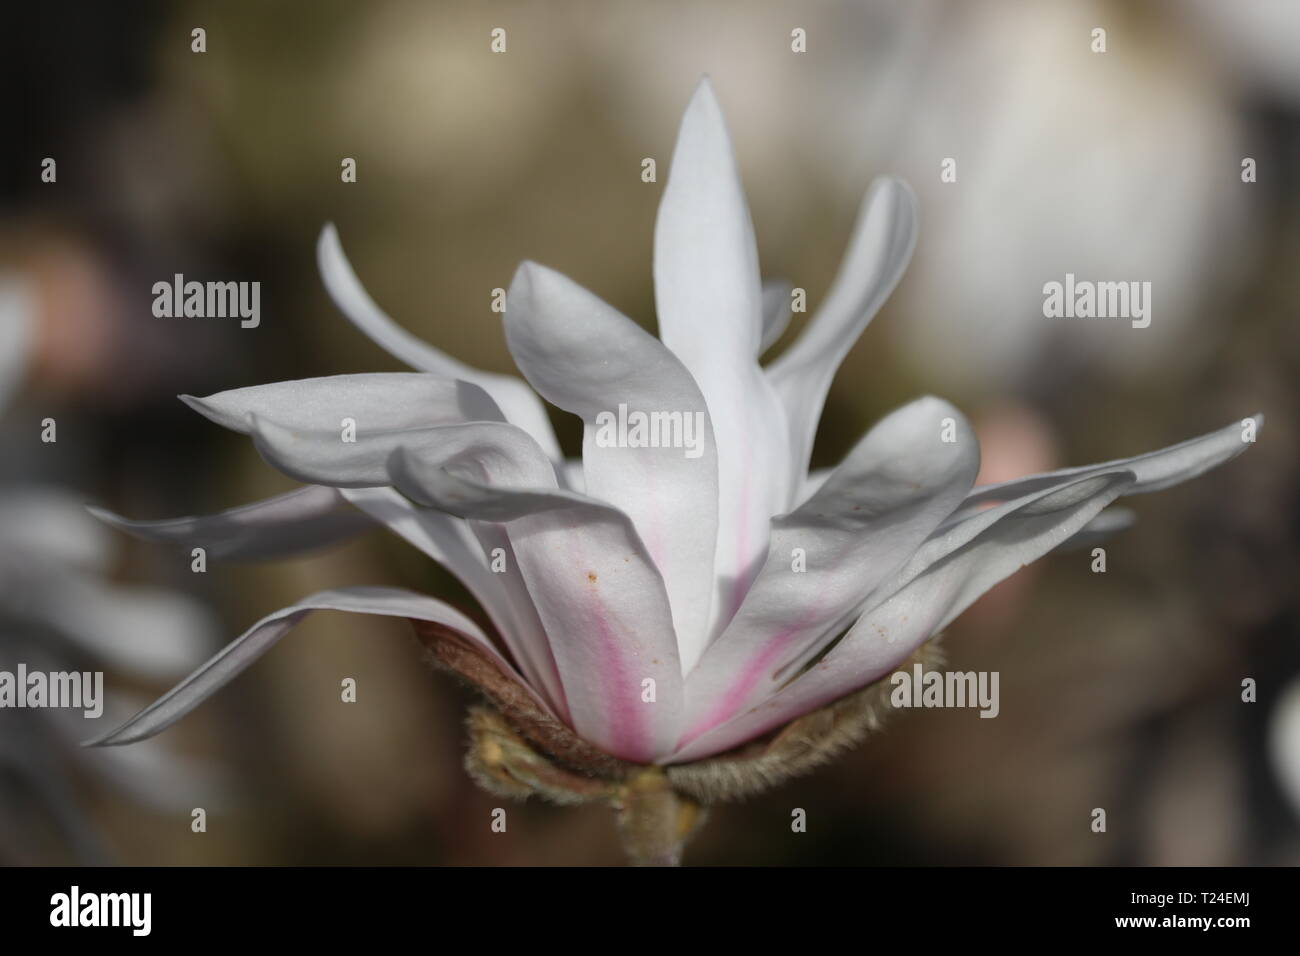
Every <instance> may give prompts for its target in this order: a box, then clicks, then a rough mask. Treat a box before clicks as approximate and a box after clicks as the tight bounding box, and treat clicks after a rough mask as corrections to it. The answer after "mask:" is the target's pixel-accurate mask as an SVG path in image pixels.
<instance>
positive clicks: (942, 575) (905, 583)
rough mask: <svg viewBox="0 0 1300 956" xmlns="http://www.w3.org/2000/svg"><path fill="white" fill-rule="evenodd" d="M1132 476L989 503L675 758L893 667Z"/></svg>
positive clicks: (734, 740) (758, 730)
mask: <svg viewBox="0 0 1300 956" xmlns="http://www.w3.org/2000/svg"><path fill="white" fill-rule="evenodd" d="M1132 482H1133V473H1132V472H1117V473H1109V474H1104V475H1095V476H1092V477H1089V478H1083V479H1078V480H1076V481H1074V482H1073V483H1071V484H1067V485H1064V486H1061V487H1057V488H1054V489H1050V490H1048V491H1040V492H1037V493H1035V494H1031V495H1027V496H1026V497H1024V498H1021V499H1019V500H1017V501H1014V502H1008V503H1007V504H1004V505H999V506H998V507H996V508H991V509H989V510H988V511H986V512H983V513H982V514H980V515H979V516H978V517H977V518H975V519H972V520H971V522H968V523H967V524H966V525H965V526H964V527H963V529H962V533H961V534H959V535H954V536H953V537H951V538H948V539H944V540H942V542H940V541H939V540H935V539H932V540H931V542H930V543H929V544H928V545H927V546H926V547H924V548H923V549H922V551H923V552H924V554H922V553H921V552H918V555H917V557H916V558H915V559H914V561H913V562H910V563H909V567H908V568H907V569H905V571H904V572H901V573H900V574H898V575H896V576H895V582H897V583H900V584H901V586H900V587H899V588H898V589H897V590H893V589H891V588H889V587H886V588H882V589H880V591H881V593H882V594H886V595H888V597H887V598H885V599H884V600H882V601H881V602H880V603H878V604H875V605H874V606H873V607H872V609H871V610H870V611H868V612H867V613H866V614H864V615H863V616H862V617H861V618H860V619H859V620H858V622H857V623H856V624H855V625H854V626H853V628H852V629H851V630H850V631H849V633H848V634H847V635H846V636H845V637H844V639H843V640H841V641H840V642H839V643H838V644H836V645H835V646H834V647H833V648H832V649H831V650H830V652H829V653H828V654H827V655H826V656H825V657H824V658H823V659H821V660H820V661H817V662H816V663H815V664H813V665H812V666H811V667H810V668H809V669H808V670H806V671H804V672H803V673H801V674H799V675H798V676H797V677H795V678H794V679H793V680H792V681H791V682H790V683H789V684H787V685H786V686H785V687H783V688H782V689H781V690H779V691H777V692H776V693H775V694H773V695H772V696H771V697H769V698H768V699H767V700H765V701H763V702H761V703H759V704H758V705H757V706H754V707H752V708H751V709H750V710H748V711H746V712H744V713H741V714H740V715H739V716H737V717H734V718H732V719H731V720H730V721H728V722H726V723H723V724H719V725H717V726H715V727H714V728H712V729H708V730H703V732H699V731H698V729H697V730H696V731H695V732H696V733H698V736H694V737H693V738H692V737H690V736H688V737H686V738H685V739H684V740H683V742H682V746H681V747H680V748H679V749H678V752H677V753H675V754H674V755H673V758H672V761H673V762H674V763H683V762H686V761H689V760H698V759H700V758H701V757H705V756H708V755H710V754H714V753H720V752H722V751H725V750H729V749H730V748H732V747H734V746H736V745H737V744H740V743H742V742H744V741H746V740H749V739H751V738H753V737H756V736H759V735H760V734H763V733H766V732H767V731H769V730H771V729H772V728H774V727H778V726H780V725H781V724H784V723H786V722H787V721H790V720H793V719H794V718H795V717H798V716H799V715H801V714H804V713H807V712H809V711H811V710H813V709H815V708H817V707H821V706H824V705H825V704H828V703H830V702H832V701H834V700H837V699H839V698H840V697H842V696H844V695H845V694H848V693H851V692H852V691H854V690H857V689H859V688H861V687H865V686H866V685H867V684H869V683H871V682H872V681H874V680H876V679H878V678H880V677H882V676H883V675H885V674H887V673H888V672H889V671H890V670H891V669H893V668H895V667H897V666H898V665H899V664H900V663H902V662H903V661H905V660H906V659H907V658H908V657H910V656H911V654H912V652H913V651H915V650H916V648H917V647H918V646H919V645H920V644H921V643H922V642H923V641H925V640H926V639H927V638H929V637H930V636H931V635H933V634H934V633H936V632H937V631H939V630H942V629H943V628H944V627H945V626H946V625H947V624H948V623H949V622H950V621H951V620H952V619H953V618H955V617H956V616H957V615H958V614H960V613H961V612H962V611H963V610H965V609H966V608H967V607H968V606H969V605H970V604H971V603H972V602H974V601H975V599H976V598H978V597H979V596H980V595H981V594H983V593H984V592H985V591H987V590H988V589H989V588H991V587H992V586H993V585H995V584H997V583H998V582H999V581H1001V580H1002V579H1003V578H1006V577H1008V576H1009V575H1011V574H1013V573H1014V572H1015V571H1016V570H1018V569H1019V568H1021V567H1023V566H1024V565H1026V564H1028V563H1029V562H1031V561H1034V560H1036V559H1037V558H1039V557H1041V556H1042V555H1044V554H1046V553H1047V552H1048V551H1050V550H1052V549H1053V548H1055V547H1056V546H1057V545H1059V544H1060V543H1061V542H1062V541H1065V540H1066V539H1068V538H1069V537H1070V536H1071V535H1073V534H1075V533H1077V532H1078V531H1079V529H1081V528H1083V527H1084V526H1085V525H1086V524H1087V523H1088V522H1089V521H1090V520H1091V519H1092V518H1093V517H1095V516H1096V515H1097V513H1098V512H1099V511H1101V509H1102V508H1104V507H1106V505H1108V504H1109V503H1110V502H1111V501H1114V500H1115V498H1116V497H1118V496H1119V495H1120V494H1121V493H1122V492H1123V491H1124V489H1125V487H1126V486H1128V485H1131V484H1132ZM977 523H978V524H977Z"/></svg>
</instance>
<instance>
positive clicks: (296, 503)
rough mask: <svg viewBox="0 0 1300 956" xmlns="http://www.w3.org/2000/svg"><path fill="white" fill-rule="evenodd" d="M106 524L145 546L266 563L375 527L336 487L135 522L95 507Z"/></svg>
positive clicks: (312, 487) (93, 510)
mask: <svg viewBox="0 0 1300 956" xmlns="http://www.w3.org/2000/svg"><path fill="white" fill-rule="evenodd" d="M89 510H90V513H91V514H93V515H94V516H95V517H97V518H99V519H100V520H101V521H103V522H105V523H107V524H110V525H112V526H113V527H115V528H118V529H120V530H122V531H125V532H126V533H127V534H130V535H133V536H135V537H137V538H141V539H143V540H145V541H159V542H163V543H166V544H174V545H179V546H181V547H184V548H203V549H204V550H205V551H206V552H207V554H208V556H209V557H213V558H222V559H226V560H231V559H233V560H241V561H265V560H269V559H271V558H282V557H286V556H288V555H294V554H301V553H303V552H305V551H312V550H314V549H316V548H322V547H325V546H326V545H330V544H335V543H337V542H339V541H344V540H347V539H348V538H351V537H353V536H355V535H358V534H361V533H362V532H364V531H368V530H370V529H371V528H373V527H374V522H373V521H371V520H370V519H369V518H367V517H366V516H365V515H364V514H363V513H361V512H358V511H357V510H356V509H355V508H352V507H351V506H349V505H348V503H347V501H346V500H345V499H344V498H343V496H342V495H341V494H339V492H338V491H337V490H336V489H334V488H326V487H324V486H322V485H307V486H306V487H303V488H298V489H296V490H294V491H290V492H288V493H286V494H283V495H276V496H275V497H274V498H267V499H266V500H264V501H258V502H254V503H253V504H248V505H242V506H240V507H238V508H230V509H228V510H226V511H221V512H218V513H217V514H212V515H202V516H197V517H186V518H167V519H163V520H160V521H133V520H131V519H129V518H123V517H121V516H119V515H116V514H114V513H113V512H111V511H106V510H105V509H103V508H93V507H92V508H90V509H89Z"/></svg>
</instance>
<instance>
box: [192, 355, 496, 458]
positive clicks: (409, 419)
mask: <svg viewBox="0 0 1300 956" xmlns="http://www.w3.org/2000/svg"><path fill="white" fill-rule="evenodd" d="M181 401H183V402H184V403H185V404H186V405H189V406H190V407H191V408H193V409H194V410H195V411H196V412H198V413H199V414H200V415H204V416H206V417H207V418H210V419H211V420H212V421H214V422H216V423H217V424H218V425H221V426H223V427H225V428H229V429H230V430H231V431H237V432H243V433H244V434H246V435H247V434H250V433H251V432H252V418H253V416H256V417H257V418H259V419H262V420H263V421H269V422H272V423H274V424H276V425H279V426H280V427H282V428H289V429H295V430H302V431H313V432H323V433H327V434H330V435H333V436H334V439H335V440H336V441H339V440H341V439H342V433H343V428H344V424H345V422H344V420H345V419H351V420H352V421H354V422H355V423H356V428H357V431H358V433H361V432H363V431H366V430H385V431H394V430H397V429H402V428H420V427H422V426H425V425H439V424H443V423H445V422H463V421H503V419H502V417H501V412H500V409H498V408H497V407H496V404H495V403H494V402H493V401H492V400H491V399H490V398H489V397H488V396H487V393H486V392H484V391H483V390H482V389H481V388H479V387H478V386H477V385H473V384H470V383H468V382H463V381H457V380H455V379H450V378H439V377H438V376H436V375H425V374H422V373H419V372H370V373H367V374H364V375H330V376H327V377H325V378H304V379H299V380H297V381H293V382H272V383H271V384H269V385H253V386H250V387H249V388H233V389H230V390H229V391H226V392H217V393H216V394H215V395H209V396H207V397H206V398H196V397H194V396H193V395H182V396H181Z"/></svg>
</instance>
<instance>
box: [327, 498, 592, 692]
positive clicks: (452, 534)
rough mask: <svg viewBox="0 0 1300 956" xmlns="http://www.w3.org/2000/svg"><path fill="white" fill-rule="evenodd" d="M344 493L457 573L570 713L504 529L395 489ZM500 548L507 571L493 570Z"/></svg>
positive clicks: (532, 675)
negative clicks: (495, 553) (434, 507)
mask: <svg viewBox="0 0 1300 956" xmlns="http://www.w3.org/2000/svg"><path fill="white" fill-rule="evenodd" d="M341 494H342V495H343V496H344V497H345V498H347V500H348V501H350V502H352V503H353V504H354V505H356V506H357V507H358V508H360V509H361V510H362V511H364V512H365V513H366V514H367V515H369V516H370V517H371V518H373V519H374V520H375V521H377V522H379V523H380V524H383V525H384V526H386V527H387V528H388V529H389V530H390V531H392V532H393V533H395V534H397V535H400V536H401V537H402V538H405V539H406V540H407V541H408V542H410V543H411V544H413V545H414V546H415V547H417V548H419V549H420V550H421V551H423V552H424V553H425V554H427V555H428V556H429V557H431V558H433V559H434V560H435V561H437V562H438V563H439V564H440V565H442V566H443V567H444V568H446V569H447V570H448V571H449V572H451V573H452V574H453V575H455V577H456V579H457V580H458V581H460V583H461V584H463V585H465V588H466V590H468V591H469V592H470V594H472V595H473V596H474V599H475V600H477V601H478V603H479V604H480V605H481V606H482V608H483V610H484V611H486V612H487V615H488V617H489V618H491V620H492V624H493V626H494V627H496V629H497V633H499V634H500V635H501V639H502V641H504V642H505V645H506V647H507V648H508V649H509V651H510V654H511V656H512V657H513V658H514V662H515V664H516V665H517V666H518V667H519V670H520V672H521V673H522V674H523V675H524V678H525V679H526V680H527V681H528V682H529V684H530V685H532V686H533V687H535V688H537V689H538V690H539V691H541V692H543V694H544V696H545V697H546V698H547V700H548V702H549V703H550V704H551V705H552V708H553V709H554V710H555V711H556V712H557V713H559V714H561V715H562V716H567V714H568V706H567V704H566V703H565V701H564V689H563V687H562V686H561V683H560V678H559V672H558V670H557V669H556V666H555V658H554V657H553V656H552V655H551V650H550V646H549V644H548V642H547V640H546V632H545V630H544V629H543V628H542V622H541V620H540V619H539V618H538V617H537V609H536V608H535V607H534V606H533V601H532V597H531V596H530V595H529V593H528V588H527V586H526V585H525V584H524V582H523V578H522V577H521V576H520V575H519V570H518V568H517V567H516V564H515V560H514V552H513V550H511V547H510V541H509V538H508V537H507V536H506V533H505V532H504V531H503V530H502V529H501V528H499V527H497V526H495V525H484V524H482V523H480V522H469V521H465V520H464V519H463V518H457V517H454V516H452V515H449V514H444V513H442V512H440V511H434V510H432V509H430V508H422V507H420V506H418V505H415V504H413V503H412V502H411V501H409V500H408V499H406V498H404V497H402V496H401V495H400V494H398V493H397V492H396V491H395V490H394V489H392V488H348V489H344V490H343V491H342V492H341ZM494 548H501V549H502V552H503V553H504V560H505V570H504V571H501V572H495V571H493V570H492V568H491V565H490V557H489V556H490V555H491V554H492V550H493V549H494Z"/></svg>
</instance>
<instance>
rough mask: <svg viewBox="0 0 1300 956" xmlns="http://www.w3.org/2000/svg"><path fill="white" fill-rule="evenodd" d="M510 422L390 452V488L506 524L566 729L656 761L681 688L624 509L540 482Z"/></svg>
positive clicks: (540, 470)
mask: <svg viewBox="0 0 1300 956" xmlns="http://www.w3.org/2000/svg"><path fill="white" fill-rule="evenodd" d="M510 428H511V426H508V425H497V426H492V425H486V424H478V425H459V426H449V427H447V428H444V429H441V431H443V432H447V433H452V432H461V433H463V434H461V435H459V436H454V437H453V436H451V435H448V436H445V440H444V441H442V442H440V443H439V444H438V445H437V446H436V452H437V454H438V455H440V456H444V457H440V458H436V457H433V451H434V448H433V446H430V448H429V449H428V450H426V451H425V452H424V453H423V454H422V455H417V454H413V453H411V452H409V451H408V450H405V449H403V450H401V451H398V452H397V453H395V454H394V456H393V463H392V469H391V470H392V475H393V481H394V484H395V486H396V487H397V488H398V489H399V490H401V491H402V492H404V493H405V494H407V495H409V496H410V497H412V498H413V499H415V500H416V501H419V502H421V503H423V504H429V505H432V506H435V507H439V508H442V509H444V510H447V511H451V512H452V513H455V514H460V515H462V516H464V517H470V518H477V519H482V520H489V521H508V522H509V524H508V525H507V530H508V532H509V535H510V541H511V543H512V545H513V546H514V551H515V556H516V557H517V559H518V561H519V570H520V572H521V573H522V574H523V578H524V581H525V583H526V584H527V585H528V590H529V593H531V594H532V596H533V600H534V602H535V604H536V606H537V612H538V615H539V616H540V617H541V620H542V624H543V625H544V626H545V628H546V633H547V635H548V636H549V637H550V643H551V650H552V652H553V653H554V654H555V660H556V663H557V664H558V665H559V669H560V676H561V678H562V680H563V681H564V691H565V698H566V699H567V701H568V704H569V712H570V715H571V718H572V726H573V728H574V730H576V731H577V732H578V733H579V734H580V735H581V736H582V737H583V738H585V739H587V740H589V741H591V742H592V743H593V744H595V745H596V746H598V747H600V748H602V749H604V750H606V751H608V752H609V753H612V754H614V755H616V756H619V757H623V758H625V759H627V760H634V761H642V762H645V761H650V760H653V759H655V758H656V757H659V756H663V755H665V754H667V753H668V752H669V751H670V750H671V749H672V747H673V744H674V742H675V741H676V738H677V734H678V731H679V725H680V720H681V694H682V678H681V664H680V661H679V658H678V653H677V643H676V639H675V636H674V634H673V625H672V613H671V610H670V608H669V605H668V595H667V593H666V592H665V590H664V584H663V578H662V577H661V576H660V574H659V571H658V569H656V568H655V566H654V562H653V561H651V560H650V556H649V555H648V554H647V553H646V550H645V548H644V546H643V545H642V544H641V541H640V539H639V538H638V536H637V534H636V529H635V528H634V527H633V526H632V522H631V520H630V519H629V518H628V517H627V516H626V515H624V514H623V513H622V512H620V511H618V510H617V509H615V508H612V507H610V506H609V505H606V504H602V503H600V502H597V501H594V500H592V499H589V498H584V497H583V496H581V495H578V494H575V493H574V492H571V491H562V490H560V489H559V488H557V487H555V485H554V479H553V478H552V479H551V483H550V484H549V485H546V484H544V483H543V482H544V480H545V477H546V470H545V459H544V458H543V457H542V455H541V452H540V450H539V449H537V448H536V446H535V445H533V451H532V454H533V455H534V456H535V458H536V460H533V461H529V460H528V459H527V458H526V457H525V456H526V455H527V450H526V448H525V447H524V446H521V445H518V444H516V443H514V442H513V441H512V440H511V439H510V438H509V436H507V435H505V434H503V429H510ZM525 437H526V436H525ZM471 475H472V476H473V477H469V476H471ZM530 483H531V487H530ZM647 681H649V682H650V683H647ZM651 688H652V689H653V695H650V694H649V690H650V689H651ZM647 696H653V700H649V699H646V698H647Z"/></svg>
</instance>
